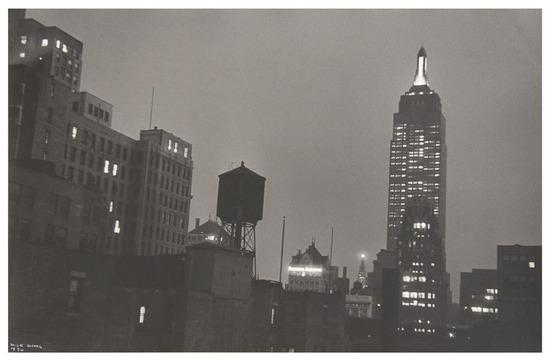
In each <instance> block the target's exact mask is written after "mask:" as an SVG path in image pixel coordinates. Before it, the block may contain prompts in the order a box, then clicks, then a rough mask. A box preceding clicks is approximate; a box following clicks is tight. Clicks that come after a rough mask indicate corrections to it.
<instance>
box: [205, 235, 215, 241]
mask: <svg viewBox="0 0 550 361" xmlns="http://www.w3.org/2000/svg"><path fill="white" fill-rule="evenodd" d="M206 240H207V241H215V240H216V236H214V235H212V234H211V235H209V236H206Z"/></svg>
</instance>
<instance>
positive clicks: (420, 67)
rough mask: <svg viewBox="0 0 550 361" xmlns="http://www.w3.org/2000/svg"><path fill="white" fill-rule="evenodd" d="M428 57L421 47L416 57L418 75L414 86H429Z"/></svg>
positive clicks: (415, 76) (415, 77)
mask: <svg viewBox="0 0 550 361" xmlns="http://www.w3.org/2000/svg"><path fill="white" fill-rule="evenodd" d="M427 61H428V56H427V55H426V50H425V49H424V47H421V48H420V50H419V51H418V54H417V55H416V74H415V75H414V82H413V85H414V86H422V85H428V75H427V74H426V66H427Z"/></svg>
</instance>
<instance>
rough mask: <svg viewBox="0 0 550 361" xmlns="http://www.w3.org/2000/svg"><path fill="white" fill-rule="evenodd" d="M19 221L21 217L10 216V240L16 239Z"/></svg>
mask: <svg viewBox="0 0 550 361" xmlns="http://www.w3.org/2000/svg"><path fill="white" fill-rule="evenodd" d="M18 221H19V219H18V218H17V217H13V216H10V217H9V218H8V241H12V240H14V239H15V237H16V232H17V223H18Z"/></svg>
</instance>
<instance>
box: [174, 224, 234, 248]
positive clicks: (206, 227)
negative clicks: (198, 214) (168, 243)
mask: <svg viewBox="0 0 550 361" xmlns="http://www.w3.org/2000/svg"><path fill="white" fill-rule="evenodd" d="M220 237H221V238H222V241H223V239H225V238H228V237H229V235H228V234H227V233H226V232H225V231H224V230H223V228H222V226H221V225H219V224H218V223H216V222H215V221H213V220H211V219H208V221H206V222H204V223H203V224H200V218H196V219H195V228H194V229H193V230H192V231H190V232H189V233H188V234H187V237H186V239H185V246H190V245H193V244H198V243H202V242H211V243H215V244H218V243H219V241H220Z"/></svg>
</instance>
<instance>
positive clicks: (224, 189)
mask: <svg viewBox="0 0 550 361" xmlns="http://www.w3.org/2000/svg"><path fill="white" fill-rule="evenodd" d="M265 180H266V179H265V178H264V177H262V176H261V175H259V174H257V173H254V172H253V171H251V170H250V169H248V168H246V167H245V166H244V162H241V166H240V167H237V168H235V169H233V170H230V171H229V172H226V173H223V174H220V175H219V185H218V206H217V211H216V215H217V216H218V217H220V219H221V221H222V227H223V229H224V230H225V231H226V232H227V233H228V234H229V235H230V237H229V239H226V240H224V241H223V242H222V245H223V246H225V247H229V248H233V249H239V250H242V251H245V252H251V253H252V254H253V255H254V256H255V253H256V231H255V228H256V223H258V221H259V220H261V219H262V217H263V208H264V187H265ZM254 268H256V267H254Z"/></svg>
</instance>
